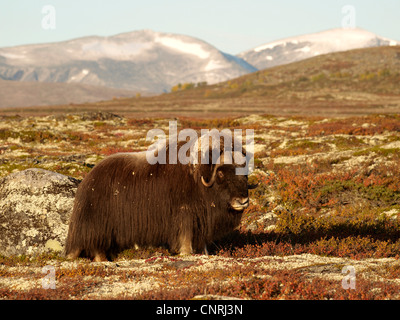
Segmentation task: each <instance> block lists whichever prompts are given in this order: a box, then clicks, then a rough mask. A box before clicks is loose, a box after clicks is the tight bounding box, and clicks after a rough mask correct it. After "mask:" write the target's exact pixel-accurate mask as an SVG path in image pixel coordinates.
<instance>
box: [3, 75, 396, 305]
mask: <svg viewBox="0 0 400 320" xmlns="http://www.w3.org/2000/svg"><path fill="white" fill-rule="evenodd" d="M337 76H343V77H345V75H337ZM377 76H379V75H377ZM368 77H369V76H368V75H366V76H365V81H370V80H368V79H366V78H368ZM311 81H314V82H318V81H325V80H324V79H323V78H321V79H320V78H318V79H317V78H316V79H314V80H313V79H311ZM363 81H364V80H363ZM170 120H173V119H169V118H164V117H160V118H134V117H131V118H129V117H123V116H117V115H113V114H110V113H106V112H97V113H94V112H92V113H73V114H64V115H50V116H14V115H5V116H2V117H1V118H0V177H3V176H6V175H8V174H10V173H12V172H15V171H20V170H24V169H27V168H32V167H36V168H43V169H46V170H51V171H55V172H58V173H62V174H65V175H68V176H71V177H74V178H77V179H82V178H84V177H85V176H86V175H87V174H88V172H89V171H90V170H91V168H92V167H93V166H94V165H95V164H96V163H98V162H99V161H100V160H102V159H103V158H105V157H107V156H109V155H111V154H114V153H117V152H133V151H143V150H146V148H147V147H148V146H149V145H150V144H151V142H149V141H146V133H147V131H148V130H150V129H153V128H161V129H163V130H164V131H165V132H166V133H167V132H168V123H169V121H170ZM184 128H193V129H196V130H199V129H201V128H207V129H211V128H218V129H223V128H230V129H254V130H255V131H254V132H255V137H254V138H255V152H256V154H255V167H256V169H255V170H254V172H253V173H252V174H251V175H250V176H249V181H250V183H255V182H258V183H259V185H258V187H257V188H256V189H254V190H251V191H250V201H251V202H250V206H249V207H248V208H247V209H246V210H245V212H244V214H243V218H242V221H241V224H240V226H239V227H238V228H237V230H235V231H234V233H232V234H230V235H229V236H227V237H225V238H224V239H222V240H220V241H216V242H214V243H213V244H212V246H210V247H209V248H208V249H209V253H210V255H209V256H205V255H189V256H177V255H172V254H171V253H170V252H168V250H167V249H165V248H141V249H135V248H132V249H128V250H125V251H123V252H121V253H120V254H119V255H118V257H117V258H116V260H115V261H113V262H101V263H100V262H99V263H97V262H91V261H89V260H87V259H83V258H80V259H77V260H75V261H68V260H66V259H65V258H64V257H63V256H62V255H61V254H59V253H56V252H54V253H51V254H42V255H39V256H12V257H0V298H2V299H193V298H196V299H197V298H198V299H216V298H221V297H231V298H233V297H234V298H242V299H399V298H400V294H399V292H400V280H399V279H400V264H399V262H398V258H399V253H400V220H399V214H400V116H398V115H368V116H357V117H347V118H322V117H293V116H292V117H276V116H270V115H249V116H241V117H234V118H219V119H199V118H197V117H196V118H194V117H193V118H190V117H178V129H184ZM48 265H51V266H54V268H55V282H56V289H43V287H42V281H43V278H44V276H45V275H44V274H43V273H42V268H43V267H44V266H48ZM345 266H353V267H354V268H355V271H356V274H355V276H356V286H355V289H347V290H346V289H344V288H343V287H342V280H343V279H344V278H345V276H346V274H344V273H342V270H343V268H344V267H345Z"/></svg>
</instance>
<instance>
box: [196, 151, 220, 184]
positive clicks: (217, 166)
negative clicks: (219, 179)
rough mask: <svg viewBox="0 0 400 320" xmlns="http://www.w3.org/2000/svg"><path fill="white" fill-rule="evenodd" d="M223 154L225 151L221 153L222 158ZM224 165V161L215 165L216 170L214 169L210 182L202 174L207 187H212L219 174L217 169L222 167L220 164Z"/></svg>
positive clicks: (202, 179) (202, 180)
mask: <svg viewBox="0 0 400 320" xmlns="http://www.w3.org/2000/svg"><path fill="white" fill-rule="evenodd" d="M222 155H223V153H222V154H221V155H220V157H219V158H220V159H221V158H222ZM222 165H223V163H221V162H220V163H217V164H216V165H215V167H214V170H213V173H212V175H211V179H210V181H208V182H206V180H205V179H204V177H203V176H201V183H202V184H203V185H204V186H205V187H207V188H210V187H212V185H213V184H214V182H215V178H216V175H217V169H218V168H219V167H220V166H222Z"/></svg>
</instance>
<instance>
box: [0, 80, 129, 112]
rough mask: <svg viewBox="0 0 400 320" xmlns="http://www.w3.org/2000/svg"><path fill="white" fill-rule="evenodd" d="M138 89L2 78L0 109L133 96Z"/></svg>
mask: <svg viewBox="0 0 400 320" xmlns="http://www.w3.org/2000/svg"><path fill="white" fill-rule="evenodd" d="M135 95H136V92H132V91H129V90H122V89H112V88H105V87H98V86H91V85H86V84H80V83H41V82H20V81H7V80H0V109H1V108H8V107H29V106H39V105H40V106H47V105H65V104H70V103H85V102H95V101H99V100H110V99H113V98H122V97H132V96H135Z"/></svg>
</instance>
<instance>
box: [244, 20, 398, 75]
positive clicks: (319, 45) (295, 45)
mask: <svg viewBox="0 0 400 320" xmlns="http://www.w3.org/2000/svg"><path fill="white" fill-rule="evenodd" d="M394 45H400V42H398V41H395V40H390V39H386V38H383V37H380V36H378V35H376V34H374V33H372V32H368V31H366V30H363V29H359V28H355V29H344V28H339V29H331V30H327V31H322V32H318V33H312V34H307V35H302V36H298V37H291V38H286V39H282V40H278V41H274V42H271V43H267V44H264V45H261V46H258V47H256V48H254V49H251V50H249V51H245V52H242V53H240V54H238V55H237V56H238V57H239V58H242V59H244V60H245V61H247V62H248V63H250V64H251V65H253V66H255V67H256V68H258V69H259V70H261V69H265V68H270V67H274V66H277V65H282V64H287V63H290V62H295V61H299V60H303V59H307V58H311V57H314V56H317V55H320V54H325V53H331V52H337V51H347V50H351V49H359V48H368V47H378V46H394Z"/></svg>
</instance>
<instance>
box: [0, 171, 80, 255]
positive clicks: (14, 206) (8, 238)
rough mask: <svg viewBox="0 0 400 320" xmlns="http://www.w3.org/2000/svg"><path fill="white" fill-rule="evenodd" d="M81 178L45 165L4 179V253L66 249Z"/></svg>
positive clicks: (0, 224) (0, 249)
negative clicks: (47, 167)
mask: <svg viewBox="0 0 400 320" xmlns="http://www.w3.org/2000/svg"><path fill="white" fill-rule="evenodd" d="M79 182H80V181H79V180H77V179H74V178H72V177H68V176H65V175H62V174H59V173H55V172H51V171H47V170H43V169H37V168H34V169H27V170H24V171H20V172H16V173H12V174H10V175H8V176H6V177H4V178H1V179H0V254H1V255H3V256H10V255H34V254H40V253H44V252H48V251H51V250H54V251H63V249H64V243H65V239H66V237H67V233H68V223H69V219H70V216H71V212H72V208H73V202H74V197H75V192H76V189H77V187H78V184H79Z"/></svg>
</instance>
